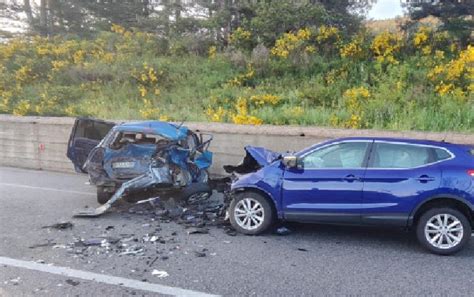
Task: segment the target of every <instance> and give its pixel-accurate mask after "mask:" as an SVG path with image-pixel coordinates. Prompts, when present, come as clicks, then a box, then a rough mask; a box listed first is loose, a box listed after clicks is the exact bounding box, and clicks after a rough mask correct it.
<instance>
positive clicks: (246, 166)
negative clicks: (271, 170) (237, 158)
mask: <svg viewBox="0 0 474 297" xmlns="http://www.w3.org/2000/svg"><path fill="white" fill-rule="evenodd" d="M280 156H281V154H280V153H277V152H274V151H271V150H268V149H266V148H263V147H258V146H246V147H245V156H244V159H243V160H242V162H240V164H238V165H235V166H234V165H224V170H225V171H226V172H227V173H237V174H247V173H250V172H255V171H257V170H259V169H260V168H262V167H264V166H267V165H269V164H270V163H272V162H273V161H275V160H277V159H278V158H280Z"/></svg>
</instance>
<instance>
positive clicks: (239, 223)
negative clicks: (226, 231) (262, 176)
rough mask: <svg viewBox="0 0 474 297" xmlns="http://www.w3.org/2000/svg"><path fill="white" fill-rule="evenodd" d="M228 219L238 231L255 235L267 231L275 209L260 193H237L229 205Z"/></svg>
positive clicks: (273, 217)
mask: <svg viewBox="0 0 474 297" xmlns="http://www.w3.org/2000/svg"><path fill="white" fill-rule="evenodd" d="M229 219H230V223H231V224H232V227H234V229H235V230H237V231H238V232H241V233H244V234H248V235H257V234H261V233H263V232H265V231H267V230H268V229H269V228H270V227H271V226H272V224H273V222H274V220H275V211H274V210H273V208H272V206H271V205H270V203H269V202H268V200H267V199H266V198H265V197H263V196H262V195H260V194H258V193H255V192H250V191H246V192H241V193H237V194H236V195H235V197H234V199H233V200H232V202H231V204H230V207H229Z"/></svg>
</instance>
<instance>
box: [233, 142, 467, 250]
mask: <svg viewBox="0 0 474 297" xmlns="http://www.w3.org/2000/svg"><path fill="white" fill-rule="evenodd" d="M246 151H247V155H246V157H245V158H244V161H243V162H242V163H241V164H240V165H238V166H227V167H226V168H225V169H226V171H228V172H234V173H237V176H238V177H237V179H236V180H235V181H234V182H233V183H232V193H233V197H234V198H233V200H232V202H231V205H230V208H229V216H230V221H231V223H232V226H233V227H234V228H235V229H236V230H238V231H240V232H241V233H245V234H259V233H262V232H264V231H266V230H268V229H269V228H270V227H271V226H272V224H273V223H274V222H275V220H277V219H279V220H285V221H296V222H316V223H329V224H356V225H374V226H393V227H402V228H407V229H414V230H416V234H417V237H418V240H419V241H420V243H421V244H422V245H423V246H424V247H425V248H427V249H428V250H430V251H431V252H433V253H437V254H444V255H447V254H453V253H455V252H458V251H460V250H461V249H462V248H463V247H465V246H466V245H467V244H468V241H469V239H470V237H471V233H472V226H474V225H473V218H474V148H473V147H470V146H465V145H458V144H451V143H446V142H434V141H425V140H408V139H388V138H344V139H336V140H331V141H328V142H324V143H321V144H317V145H314V146H312V147H309V148H307V149H304V150H302V151H300V152H298V153H295V154H278V153H275V152H272V151H269V150H266V149H264V148H260V147H250V146H249V147H246Z"/></svg>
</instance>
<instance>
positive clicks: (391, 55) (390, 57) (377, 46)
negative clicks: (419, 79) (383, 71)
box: [370, 31, 402, 64]
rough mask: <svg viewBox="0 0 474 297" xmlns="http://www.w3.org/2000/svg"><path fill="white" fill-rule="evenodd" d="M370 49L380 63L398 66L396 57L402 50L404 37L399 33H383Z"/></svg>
mask: <svg viewBox="0 0 474 297" xmlns="http://www.w3.org/2000/svg"><path fill="white" fill-rule="evenodd" d="M370 48H371V49H372V52H373V53H374V56H375V58H376V59H377V61H378V62H381V63H383V62H387V63H391V64H397V63H398V61H397V60H396V59H395V55H396V54H397V53H398V52H399V51H400V49H401V48H402V37H401V35H400V34H397V33H391V32H388V31H385V32H382V33H380V34H378V35H377V36H375V37H374V39H373V41H372V44H371V47H370Z"/></svg>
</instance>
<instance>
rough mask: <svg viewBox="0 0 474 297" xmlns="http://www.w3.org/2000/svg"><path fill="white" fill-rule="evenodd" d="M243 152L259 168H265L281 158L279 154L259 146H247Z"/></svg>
mask: <svg viewBox="0 0 474 297" xmlns="http://www.w3.org/2000/svg"><path fill="white" fill-rule="evenodd" d="M245 151H246V152H247V153H249V154H250V155H251V156H252V157H253V158H254V159H255V161H256V162H257V163H258V164H259V165H260V166H266V165H268V164H270V163H272V162H273V161H275V160H276V159H278V158H280V156H281V153H277V152H274V151H272V150H269V149H266V148H264V147H259V146H250V145H248V146H246V147H245Z"/></svg>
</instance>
